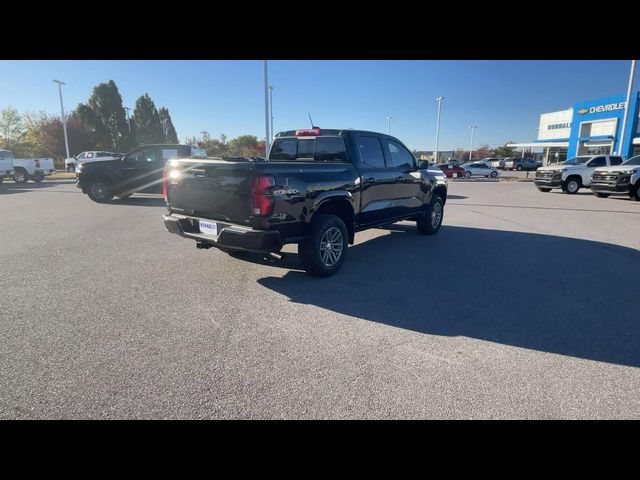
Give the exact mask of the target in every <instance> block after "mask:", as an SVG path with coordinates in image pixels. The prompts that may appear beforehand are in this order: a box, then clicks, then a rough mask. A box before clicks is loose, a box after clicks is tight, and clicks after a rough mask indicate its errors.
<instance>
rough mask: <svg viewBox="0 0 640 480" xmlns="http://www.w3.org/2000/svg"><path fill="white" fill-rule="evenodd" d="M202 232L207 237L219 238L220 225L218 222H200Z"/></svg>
mask: <svg viewBox="0 0 640 480" xmlns="http://www.w3.org/2000/svg"><path fill="white" fill-rule="evenodd" d="M200 231H201V232H202V233H204V234H206V235H213V236H214V237H217V236H218V224H217V223H216V222H207V221H204V220H200Z"/></svg>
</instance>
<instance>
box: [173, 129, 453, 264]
mask: <svg viewBox="0 0 640 480" xmlns="http://www.w3.org/2000/svg"><path fill="white" fill-rule="evenodd" d="M164 179H165V181H164V196H165V201H166V203H167V209H168V211H169V213H168V214H167V215H164V217H163V218H164V223H165V226H166V228H167V230H168V231H169V232H171V233H175V234H177V235H181V236H183V237H186V238H190V239H192V240H195V241H196V246H197V247H198V248H210V247H216V248H219V249H220V250H223V251H225V252H228V253H233V252H242V251H251V252H261V253H276V254H277V252H279V251H280V250H281V248H282V246H283V245H285V244H288V243H297V244H298V256H299V258H300V261H301V264H302V266H303V268H304V269H305V270H306V271H307V273H309V274H311V275H315V276H328V275H332V274H334V273H335V272H337V271H338V269H339V268H340V267H341V265H342V263H343V262H344V259H345V256H346V253H347V246H348V244H353V243H354V236H355V233H356V232H358V231H361V230H365V229H367V228H371V227H375V226H380V225H385V224H389V223H393V222H396V221H399V220H415V221H416V223H417V228H418V231H419V232H420V233H422V234H426V235H433V234H435V233H437V232H438V230H439V229H440V225H441V224H442V218H443V214H444V205H445V203H446V200H447V180H446V178H445V176H444V174H443V173H442V172H441V171H440V170H431V169H429V166H428V164H427V162H421V163H418V161H416V159H415V158H414V156H413V155H412V154H411V152H410V151H409V150H408V149H407V148H406V147H405V146H404V145H403V144H402V143H401V142H400V141H399V140H398V139H396V138H394V137H391V136H389V135H384V134H381V133H374V132H366V131H358V130H327V129H320V128H317V127H316V128H312V129H303V130H292V131H286V132H281V133H279V134H278V135H276V137H275V139H274V143H273V146H272V148H271V150H270V152H269V157H268V159H234V160H233V161H231V160H228V159H222V158H220V159H207V160H197V159H180V160H173V161H170V162H168V163H167V168H166V169H165V171H164Z"/></svg>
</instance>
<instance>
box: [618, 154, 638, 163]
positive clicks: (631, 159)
mask: <svg viewBox="0 0 640 480" xmlns="http://www.w3.org/2000/svg"><path fill="white" fill-rule="evenodd" d="M622 165H640V155H636V156H635V157H631V158H630V159H629V160H627V161H626V162H624V163H623V164H622Z"/></svg>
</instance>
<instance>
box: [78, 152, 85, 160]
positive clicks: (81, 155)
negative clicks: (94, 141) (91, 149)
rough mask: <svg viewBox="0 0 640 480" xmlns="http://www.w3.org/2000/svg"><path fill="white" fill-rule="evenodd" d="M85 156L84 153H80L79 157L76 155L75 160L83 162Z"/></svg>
mask: <svg viewBox="0 0 640 480" xmlns="http://www.w3.org/2000/svg"><path fill="white" fill-rule="evenodd" d="M85 155H86V153H84V152H82V153H81V154H80V155H78V156H77V157H76V158H77V159H78V160H84V157H85Z"/></svg>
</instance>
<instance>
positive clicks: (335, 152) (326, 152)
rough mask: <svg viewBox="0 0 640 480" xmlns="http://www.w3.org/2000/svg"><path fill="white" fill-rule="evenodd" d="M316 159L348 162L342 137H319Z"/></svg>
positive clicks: (319, 160)
mask: <svg viewBox="0 0 640 480" xmlns="http://www.w3.org/2000/svg"><path fill="white" fill-rule="evenodd" d="M315 160H316V161H318V162H346V161H347V151H346V150H345V148H344V141H343V140H342V138H341V137H318V138H317V139H316V154H315Z"/></svg>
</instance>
